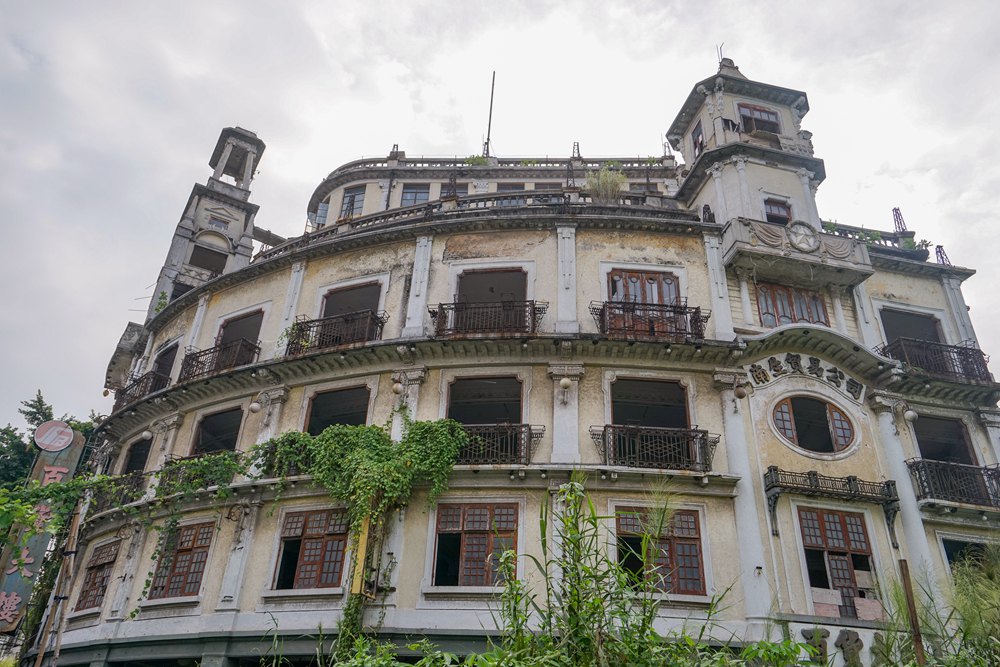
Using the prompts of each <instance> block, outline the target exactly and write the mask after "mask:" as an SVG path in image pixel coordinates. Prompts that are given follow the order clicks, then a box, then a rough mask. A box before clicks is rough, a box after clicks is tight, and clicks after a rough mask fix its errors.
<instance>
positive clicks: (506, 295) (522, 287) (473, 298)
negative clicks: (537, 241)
mask: <svg viewBox="0 0 1000 667" xmlns="http://www.w3.org/2000/svg"><path fill="white" fill-rule="evenodd" d="M527 290H528V276H527V274H526V273H525V272H524V271H521V270H520V269H516V270H513V271H511V270H503V271H469V272H467V273H463V274H462V275H460V276H459V277H458V295H457V299H456V300H457V301H458V302H459V303H499V302H502V301H525V300H526V294H527Z"/></svg>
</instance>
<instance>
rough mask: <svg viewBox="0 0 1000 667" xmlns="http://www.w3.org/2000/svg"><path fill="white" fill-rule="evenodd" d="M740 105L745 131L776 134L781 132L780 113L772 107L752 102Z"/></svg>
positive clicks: (741, 119)
mask: <svg viewBox="0 0 1000 667" xmlns="http://www.w3.org/2000/svg"><path fill="white" fill-rule="evenodd" d="M738 107H739V111H740V122H741V123H742V124H743V131H744V132H772V133H774V134H779V133H780V132H781V125H780V123H779V122H778V114H776V113H775V112H773V111H771V110H770V109H765V108H764V107H758V106H754V105H752V104H740V105H738Z"/></svg>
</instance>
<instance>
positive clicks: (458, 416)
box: [448, 377, 521, 424]
mask: <svg viewBox="0 0 1000 667" xmlns="http://www.w3.org/2000/svg"><path fill="white" fill-rule="evenodd" d="M448 418H449V419H454V420H455V421H457V422H459V423H461V424H505V423H506V424H520V423H521V383H520V381H519V380H518V379H517V378H512V377H495V378H462V379H458V380H455V381H454V382H453V383H452V384H451V388H450V392H449V395H448Z"/></svg>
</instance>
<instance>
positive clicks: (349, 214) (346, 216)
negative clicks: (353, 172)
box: [327, 183, 368, 220]
mask: <svg viewBox="0 0 1000 667" xmlns="http://www.w3.org/2000/svg"><path fill="white" fill-rule="evenodd" d="M359 190H360V194H361V200H360V202H359V201H358V191H359ZM367 192H368V184H367V183H365V184H362V185H352V186H349V187H346V188H344V191H343V193H342V194H341V195H340V215H339V216H338V217H337V220H350V219H351V218H355V217H357V216H359V215H362V214H363V213H364V208H365V195H366V194H367ZM349 196H353V197H354V201H353V202H352V204H353V206H352V208H351V210H350V211H348V210H347V203H348V197H349ZM359 203H360V205H359ZM327 215H329V213H327Z"/></svg>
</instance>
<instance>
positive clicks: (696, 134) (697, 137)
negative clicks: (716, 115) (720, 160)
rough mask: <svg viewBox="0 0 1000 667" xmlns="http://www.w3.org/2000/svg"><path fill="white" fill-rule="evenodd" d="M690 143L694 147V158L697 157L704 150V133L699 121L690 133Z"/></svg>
mask: <svg viewBox="0 0 1000 667" xmlns="http://www.w3.org/2000/svg"><path fill="white" fill-rule="evenodd" d="M691 143H692V144H693V145H694V156H695V157H698V156H699V155H701V154H702V152H703V151H704V150H705V132H704V130H702V129H701V121H700V120H699V121H698V124H697V125H695V126H694V131H693V132H692V133H691Z"/></svg>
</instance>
